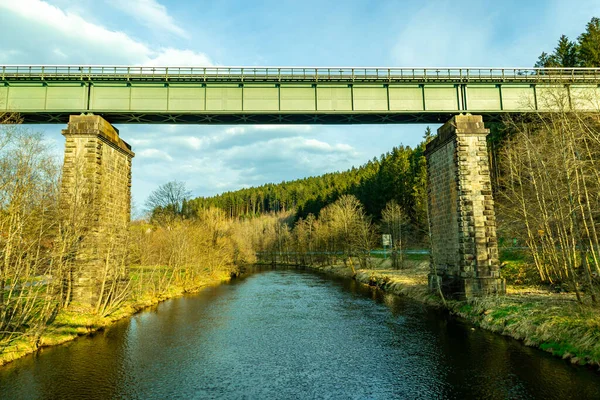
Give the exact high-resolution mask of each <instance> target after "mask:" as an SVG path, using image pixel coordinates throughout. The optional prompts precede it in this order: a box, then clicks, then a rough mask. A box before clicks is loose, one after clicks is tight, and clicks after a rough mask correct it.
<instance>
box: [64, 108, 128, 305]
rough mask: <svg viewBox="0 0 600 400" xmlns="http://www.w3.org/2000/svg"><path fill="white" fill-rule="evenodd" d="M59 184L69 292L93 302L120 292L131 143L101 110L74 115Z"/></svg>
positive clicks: (67, 131)
mask: <svg viewBox="0 0 600 400" xmlns="http://www.w3.org/2000/svg"><path fill="white" fill-rule="evenodd" d="M62 133H63V135H64V136H65V139H66V143H65V160H64V165H63V175H62V184H61V212H62V215H61V217H62V236H63V240H64V243H65V244H66V247H67V256H66V259H68V260H69V264H68V265H69V271H68V273H67V278H66V279H65V285H64V286H65V294H66V296H68V297H69V298H70V299H67V301H69V300H72V301H73V302H76V303H79V304H81V305H85V306H90V307H99V303H102V302H105V301H107V299H109V298H110V297H111V296H113V297H114V296H116V293H117V292H118V290H119V284H118V283H119V282H120V281H121V282H122V278H124V277H125V276H126V274H127V270H126V267H125V265H126V264H125V262H124V257H125V255H126V251H127V243H126V241H127V232H128V227H129V221H130V215H131V160H132V158H133V157H134V153H133V152H132V151H131V147H130V146H129V145H128V144H127V143H125V142H124V141H123V140H121V139H120V138H119V132H118V130H117V129H115V128H114V127H113V126H112V125H111V124H110V123H109V122H107V121H106V120H104V119H103V118H102V117H100V116H97V115H72V116H71V117H70V119H69V124H68V127H67V129H64V130H63V132H62Z"/></svg>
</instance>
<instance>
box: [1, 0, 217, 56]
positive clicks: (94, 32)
mask: <svg viewBox="0 0 600 400" xmlns="http://www.w3.org/2000/svg"><path fill="white" fill-rule="evenodd" d="M0 9H5V10H8V11H9V12H11V13H12V14H13V15H14V16H16V17H17V18H16V19H15V20H14V21H13V20H11V21H10V22H11V24H20V25H18V26H4V28H3V26H2V25H0V37H1V36H3V37H10V38H12V43H13V45H14V46H15V48H14V49H10V48H8V49H6V46H7V45H8V43H7V44H5V45H4V47H5V48H4V49H3V51H15V50H17V49H18V51H20V53H19V54H18V55H19V57H14V58H13V59H17V60H21V61H18V62H23V63H28V62H33V63H35V64H39V63H40V62H45V63H48V62H51V63H52V62H54V63H65V62H70V63H81V64H93V63H95V64H110V63H113V64H135V65H155V66H158V65H159V64H161V65H167V66H168V65H175V64H178V65H202V66H205V65H212V62H211V60H210V59H209V57H208V56H207V55H206V54H204V53H199V52H194V51H192V50H179V49H174V48H158V49H155V48H150V47H149V46H148V45H146V44H145V43H142V42H140V41H138V40H135V39H133V38H131V37H130V36H128V35H127V34H125V33H124V32H118V31H112V30H109V29H107V28H105V27H103V26H101V25H97V24H94V23H91V22H88V21H86V20H85V19H83V18H82V17H81V16H79V15H77V14H74V13H73V12H70V11H64V10H62V9H60V8H58V7H56V6H54V5H51V4H49V3H47V2H45V1H42V0H19V1H14V0H0ZM4 15H6V13H5V12H4ZM3 25H7V24H3ZM17 28H20V30H22V32H23V33H22V34H21V35H15V33H14V30H15V29H17ZM3 29H4V30H3ZM48 45H51V46H52V47H51V48H52V50H51V51H50V52H49V53H47V54H46V55H45V57H44V56H41V55H40V54H43V49H44V48H45V46H48ZM57 49H58V50H59V51H58V52H57V51H56V50H57ZM64 49H77V51H72V52H69V53H72V55H71V54H69V53H68V52H67V51H65V50H64ZM65 56H68V57H67V58H66V57H65ZM4 58H6V57H4ZM40 58H41V59H40ZM33 60H36V61H33Z"/></svg>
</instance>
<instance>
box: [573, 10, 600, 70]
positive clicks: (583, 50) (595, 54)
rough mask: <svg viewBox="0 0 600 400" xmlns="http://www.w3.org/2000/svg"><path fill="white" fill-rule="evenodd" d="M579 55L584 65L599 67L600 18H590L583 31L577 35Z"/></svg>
mask: <svg viewBox="0 0 600 400" xmlns="http://www.w3.org/2000/svg"><path fill="white" fill-rule="evenodd" d="M577 40H578V42H579V57H580V59H581V65H582V66H584V67H590V68H597V67H600V19H599V18H596V17H594V18H592V20H591V21H590V22H588V24H587V26H586V30H585V32H584V33H582V34H581V35H579V38H578V39H577Z"/></svg>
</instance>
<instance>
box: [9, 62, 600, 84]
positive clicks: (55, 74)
mask: <svg viewBox="0 0 600 400" xmlns="http://www.w3.org/2000/svg"><path fill="white" fill-rule="evenodd" d="M0 79H1V80H29V79H33V80H36V79H39V80H87V81H94V80H164V81H168V80H185V81H240V82H243V81H275V82H281V81H309V82H318V81H349V82H353V81H376V82H403V81H404V82H435V81H440V82H482V81H483V82H510V81H518V82H532V83H534V82H563V83H577V82H599V81H600V68H376V67H373V68H366V67H361V68H351V67H348V68H339V67H323V68H321V67H318V68H317V67H220V66H219V67H141V66H139V67H132V66H73V65H65V66H61V65H52V66H48V65H35V66H23V65H7V66H1V67H0Z"/></svg>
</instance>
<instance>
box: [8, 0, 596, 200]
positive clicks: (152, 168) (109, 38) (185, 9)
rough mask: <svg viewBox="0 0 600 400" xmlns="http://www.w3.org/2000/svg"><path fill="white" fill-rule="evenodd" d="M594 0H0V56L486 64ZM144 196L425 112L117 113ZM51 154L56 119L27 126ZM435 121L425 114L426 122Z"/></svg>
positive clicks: (226, 181)
mask: <svg viewBox="0 0 600 400" xmlns="http://www.w3.org/2000/svg"><path fill="white" fill-rule="evenodd" d="M593 16H600V1H598V0H571V1H568V0H554V1H552V0H551V1H513V0H505V1H459V0H453V1H424V0H421V1H400V0H396V1H386V0H378V1H358V0H354V1H353V0H346V1H326V0H320V1H313V0H305V1H302V2H300V1H285V0H266V1H259V2H250V1H227V0H217V1H191V0H189V1H168V0H46V1H42V0H0V64H112V65H114V64H118V65H194V66H201V65H237V66H240V65H274V66H397V67H402V66H404V67H409V66H428V67H438V66H494V67H502V66H506V67H521V66H531V65H533V64H534V62H535V60H536V58H537V56H538V55H539V53H540V52H541V51H542V50H545V51H550V50H552V48H553V47H554V46H555V44H556V41H557V39H558V37H559V36H560V35H561V34H563V33H564V34H566V35H568V36H570V37H571V38H572V39H575V38H576V36H577V35H578V34H579V33H581V32H582V31H583V29H584V27H585V24H586V23H587V22H588V21H589V20H590V19H591V17H593ZM117 127H118V128H119V130H120V132H121V136H122V137H123V139H124V140H126V141H128V142H129V143H130V144H132V145H133V148H134V151H135V152H136V154H137V156H136V158H135V159H134V164H133V197H134V202H135V203H136V205H137V206H138V208H142V206H143V203H144V201H145V198H146V196H147V195H148V194H149V193H150V192H151V191H152V190H153V189H154V188H155V187H156V186H158V185H160V184H162V183H165V182H167V181H169V180H173V179H178V180H182V181H184V182H186V184H187V186H188V188H189V189H190V190H191V191H192V192H193V194H194V195H204V196H205V195H212V194H216V193H220V192H222V191H225V190H233V189H237V188H241V187H247V186H253V185H258V184H262V183H266V182H279V181H282V180H292V179H296V178H301V177H304V176H308V175H317V174H321V173H325V172H331V171H336V170H343V169H347V168H350V167H352V166H353V165H354V166H358V165H360V164H362V163H364V162H366V161H367V160H369V159H371V158H373V157H374V156H379V155H380V154H381V153H383V152H385V151H388V150H389V149H391V148H392V147H393V146H396V145H399V144H406V145H411V146H413V145H415V144H416V143H418V142H419V141H420V140H421V137H422V135H423V132H424V130H425V126H423V125H387V126H382V125H377V126H318V125H312V126H280V127H277V126H275V127H273V126H271V127H264V126H167V125H117ZM33 128H34V129H38V130H42V131H44V132H45V134H46V136H47V138H48V141H49V142H50V143H52V145H53V146H54V149H55V152H56V154H57V156H58V157H60V156H62V150H63V146H64V140H63V138H62V137H61V135H60V130H61V129H62V128H63V127H62V126H57V125H48V126H45V125H44V126H40V125H38V126H34V127H33ZM432 129H434V130H435V129H437V126H432Z"/></svg>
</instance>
